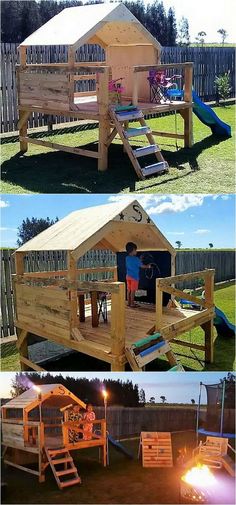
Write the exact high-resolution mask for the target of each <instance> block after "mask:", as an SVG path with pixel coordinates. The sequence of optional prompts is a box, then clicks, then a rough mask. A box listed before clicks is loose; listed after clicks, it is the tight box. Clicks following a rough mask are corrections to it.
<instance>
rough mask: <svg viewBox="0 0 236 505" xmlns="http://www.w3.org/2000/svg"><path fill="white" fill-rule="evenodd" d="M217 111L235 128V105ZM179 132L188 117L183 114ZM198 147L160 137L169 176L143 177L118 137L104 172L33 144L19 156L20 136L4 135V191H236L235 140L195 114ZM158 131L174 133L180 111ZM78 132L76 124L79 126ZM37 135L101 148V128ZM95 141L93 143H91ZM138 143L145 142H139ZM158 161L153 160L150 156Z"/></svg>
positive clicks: (157, 125)
mask: <svg viewBox="0 0 236 505" xmlns="http://www.w3.org/2000/svg"><path fill="white" fill-rule="evenodd" d="M215 111H216V113H217V114H218V116H219V117H220V119H222V120H223V121H225V122H226V123H228V124H230V125H231V127H232V130H233V125H234V113H235V107H234V106H233V105H231V106H230V105H229V106H226V107H215ZM177 119H178V131H179V132H181V133H182V119H181V117H180V116H179V115H178V118H177ZM193 120H194V146H193V148H191V149H184V148H183V147H181V146H182V145H183V141H182V140H180V141H179V142H178V143H179V147H180V148H179V149H178V150H177V149H176V146H175V142H174V140H173V139H166V138H164V137H162V138H159V139H157V142H158V141H159V145H160V147H161V149H162V152H163V155H164V157H165V159H166V160H167V161H168V163H169V166H170V170H169V172H168V173H166V174H164V175H159V176H157V177H151V178H149V179H146V180H145V181H138V180H137V178H136V174H135V172H134V169H133V167H132V165H131V163H130V161H129V159H128V157H127V155H126V154H124V152H123V149H122V146H121V142H120V141H119V140H118V139H117V140H116V141H115V143H114V144H112V145H111V147H110V150H109V166H110V169H109V170H108V171H106V172H103V173H99V172H98V171H97V167H96V160H94V159H92V158H84V157H80V156H76V155H72V154H69V153H64V152H58V151H52V150H51V149H46V148H43V147H40V146H33V145H32V144H30V145H29V150H28V153H27V154H25V155H24V156H23V155H20V154H19V143H18V139H17V138H15V139H12V138H11V139H6V138H4V139H3V145H2V192H3V193H27V192H34V193H118V192H124V193H127V192H133V191H136V192H141V193H196V192H197V193H224V192H227V193H230V192H232V193H233V192H234V141H233V137H232V138H230V139H219V138H217V137H214V136H212V135H211V131H210V129H209V128H207V127H206V126H204V125H203V124H202V123H201V122H200V121H199V120H198V119H197V118H196V116H194V118H193ZM149 123H150V125H151V126H152V127H153V128H154V129H156V130H165V131H174V124H175V119H174V115H171V116H165V117H160V118H159V119H151V120H150V121H149ZM74 130H76V128H74ZM65 131H68V130H66V128H63V129H61V130H55V131H54V132H53V133H48V132H40V133H34V134H32V135H35V136H37V137H47V140H51V141H53V142H57V143H60V144H67V145H71V146H77V147H78V146H85V145H86V146H87V147H88V148H90V149H97V146H96V141H97V136H98V130H97V129H89V130H84V131H80V132H78V131H77V132H76V131H74V132H73V133H71V132H70V133H65ZM91 143H92V145H91ZM133 145H142V144H141V141H139V142H138V143H137V142H135V141H133ZM150 162H153V158H152V159H150Z"/></svg>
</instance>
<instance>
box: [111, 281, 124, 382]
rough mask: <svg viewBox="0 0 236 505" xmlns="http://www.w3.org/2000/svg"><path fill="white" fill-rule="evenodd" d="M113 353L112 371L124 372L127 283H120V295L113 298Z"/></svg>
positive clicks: (114, 295) (113, 294)
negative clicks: (122, 360)
mask: <svg viewBox="0 0 236 505" xmlns="http://www.w3.org/2000/svg"><path fill="white" fill-rule="evenodd" d="M111 352H112V354H113V356H115V357H114V359H113V361H112V371H113V372H115V371H117V372H118V371H123V370H124V364H122V362H121V357H122V356H123V355H124V353H125V283H124V282H122V283H119V291H118V293H112V297H111Z"/></svg>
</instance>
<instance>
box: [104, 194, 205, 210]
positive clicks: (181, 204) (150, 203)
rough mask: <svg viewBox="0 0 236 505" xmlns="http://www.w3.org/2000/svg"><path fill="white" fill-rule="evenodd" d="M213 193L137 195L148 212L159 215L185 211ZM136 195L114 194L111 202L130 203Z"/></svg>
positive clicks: (198, 205) (110, 199)
mask: <svg viewBox="0 0 236 505" xmlns="http://www.w3.org/2000/svg"><path fill="white" fill-rule="evenodd" d="M207 196H208V197H209V196H212V195H202V194H189V195H188V194H187V195H160V196H158V195H153V194H151V195H137V196H136V199H137V200H138V202H139V203H140V205H142V206H143V207H144V208H145V210H146V212H147V213H148V214H152V215H157V214H164V213H177V212H185V211H186V210H188V209H190V208H193V207H200V206H201V205H203V202H204V199H205V198H206V197H207ZM134 199H135V196H134V195H114V196H110V197H109V199H108V201H110V202H124V204H126V203H129V202H130V201H132V200H134Z"/></svg>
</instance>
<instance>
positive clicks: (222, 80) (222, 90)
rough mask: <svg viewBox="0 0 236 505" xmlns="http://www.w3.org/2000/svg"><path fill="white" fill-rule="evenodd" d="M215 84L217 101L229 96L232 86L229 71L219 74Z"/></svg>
mask: <svg viewBox="0 0 236 505" xmlns="http://www.w3.org/2000/svg"><path fill="white" fill-rule="evenodd" d="M215 85H216V91H217V101H218V102H219V100H220V99H221V100H226V99H227V98H229V95H230V91H231V86H230V75H229V73H226V74H223V75H219V76H217V77H216V78H215Z"/></svg>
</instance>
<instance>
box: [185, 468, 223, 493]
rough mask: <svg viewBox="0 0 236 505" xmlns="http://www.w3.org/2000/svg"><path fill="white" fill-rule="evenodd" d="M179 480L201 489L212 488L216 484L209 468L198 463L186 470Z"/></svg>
mask: <svg viewBox="0 0 236 505" xmlns="http://www.w3.org/2000/svg"><path fill="white" fill-rule="evenodd" d="M181 480H182V481H183V482H186V483H187V484H190V485H191V486H196V487H201V488H207V487H210V486H213V485H214V484H215V482H216V479H215V477H214V475H213V473H212V472H211V471H210V468H209V467H208V466H207V465H201V464H200V463H199V464H198V465H197V466H194V467H193V468H191V469H190V470H188V471H187V472H186V473H185V475H183V476H182V477H181Z"/></svg>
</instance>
